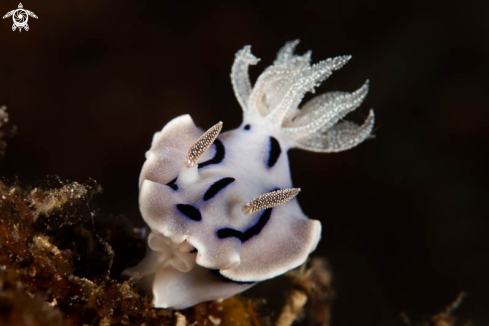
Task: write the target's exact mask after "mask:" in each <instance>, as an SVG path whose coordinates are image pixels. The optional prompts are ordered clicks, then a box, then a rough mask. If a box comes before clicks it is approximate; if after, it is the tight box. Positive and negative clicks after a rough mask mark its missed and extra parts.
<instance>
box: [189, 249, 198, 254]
mask: <svg viewBox="0 0 489 326" xmlns="http://www.w3.org/2000/svg"><path fill="white" fill-rule="evenodd" d="M196 252H198V250H197V248H194V249H192V251H190V252H189V253H191V254H193V253H196Z"/></svg>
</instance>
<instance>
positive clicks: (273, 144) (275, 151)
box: [267, 137, 282, 168]
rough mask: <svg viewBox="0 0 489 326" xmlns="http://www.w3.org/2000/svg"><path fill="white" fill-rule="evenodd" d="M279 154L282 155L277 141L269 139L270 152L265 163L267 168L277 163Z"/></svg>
mask: <svg viewBox="0 0 489 326" xmlns="http://www.w3.org/2000/svg"><path fill="white" fill-rule="evenodd" d="M280 153H282V149H281V148H280V144H279V142H278V140H277V139H275V138H274V137H270V150H269V152H268V162H267V165H268V167H269V168H271V167H273V166H274V165H275V163H277V160H278V158H279V157H280Z"/></svg>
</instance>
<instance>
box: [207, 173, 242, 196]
mask: <svg viewBox="0 0 489 326" xmlns="http://www.w3.org/2000/svg"><path fill="white" fill-rule="evenodd" d="M234 180H235V179H234V178H230V177H227V178H222V179H221V180H219V181H216V182H214V184H213V185H212V186H210V187H209V189H207V191H206V192H205V194H204V201H207V200H209V199H211V198H212V197H214V196H215V195H217V193H218V192H219V191H221V190H222V189H224V188H226V187H227V186H228V185H229V184H231V183H233V182H234Z"/></svg>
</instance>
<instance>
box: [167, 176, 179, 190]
mask: <svg viewBox="0 0 489 326" xmlns="http://www.w3.org/2000/svg"><path fill="white" fill-rule="evenodd" d="M177 178H178V177H177ZM177 178H175V179H173V180H172V181H170V182H168V183H167V184H166V185H167V186H168V187H170V188H172V189H173V190H175V191H177V190H178V185H177V184H176V183H175V182H177Z"/></svg>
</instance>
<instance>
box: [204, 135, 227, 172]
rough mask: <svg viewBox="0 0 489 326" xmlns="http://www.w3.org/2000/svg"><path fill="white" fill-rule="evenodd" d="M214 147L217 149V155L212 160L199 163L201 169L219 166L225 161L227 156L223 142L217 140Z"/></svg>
mask: <svg viewBox="0 0 489 326" xmlns="http://www.w3.org/2000/svg"><path fill="white" fill-rule="evenodd" d="M214 145H215V147H216V154H215V155H214V157H213V158H211V159H210V160H208V161H205V162H203V163H199V169H200V168H203V167H205V166H207V165H211V164H219V163H221V162H222V160H223V159H224V155H225V154H226V151H225V150H224V145H223V144H222V142H221V141H220V140H219V139H216V140H215V141H214Z"/></svg>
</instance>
